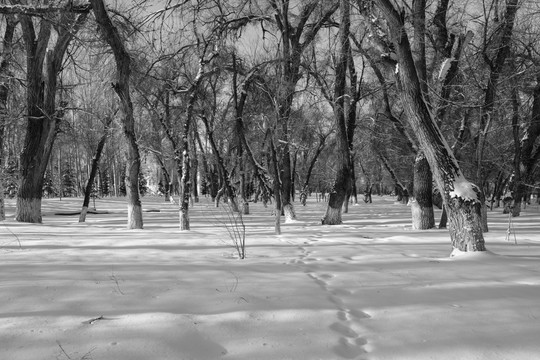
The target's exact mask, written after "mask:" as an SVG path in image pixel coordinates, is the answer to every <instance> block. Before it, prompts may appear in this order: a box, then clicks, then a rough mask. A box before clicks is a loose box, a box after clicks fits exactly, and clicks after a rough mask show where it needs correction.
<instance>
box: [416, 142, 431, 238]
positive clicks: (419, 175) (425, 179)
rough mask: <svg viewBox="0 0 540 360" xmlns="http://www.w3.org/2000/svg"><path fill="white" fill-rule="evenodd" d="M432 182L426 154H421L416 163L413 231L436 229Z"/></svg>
mask: <svg viewBox="0 0 540 360" xmlns="http://www.w3.org/2000/svg"><path fill="white" fill-rule="evenodd" d="M432 182H433V177H432V175H431V170H430V169H429V164H428V161H427V159H426V157H425V156H424V154H423V153H422V152H419V153H418V155H417V156H416V160H415V163H414V181H413V184H414V190H413V196H414V200H413V201H412V202H411V211H412V227H413V229H418V230H426V229H432V228H434V227H435V216H434V213H433V188H432Z"/></svg>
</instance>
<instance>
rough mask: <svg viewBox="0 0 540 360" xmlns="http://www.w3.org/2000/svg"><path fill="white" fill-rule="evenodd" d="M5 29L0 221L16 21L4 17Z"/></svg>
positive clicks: (0, 70) (0, 69)
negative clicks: (10, 72)
mask: <svg viewBox="0 0 540 360" xmlns="http://www.w3.org/2000/svg"><path fill="white" fill-rule="evenodd" d="M5 19H6V28H5V31H4V39H3V47H2V54H1V55H0V56H1V58H2V61H1V62H0V221H3V220H5V219H6V210H5V204H4V182H3V181H2V179H3V175H4V163H5V161H4V154H5V153H4V136H5V128H6V123H7V119H8V116H9V115H8V109H7V101H8V96H9V90H10V89H9V81H10V76H9V68H10V67H11V62H12V53H11V52H12V43H13V34H14V33H15V27H16V26H17V21H15V17H14V16H13V15H5Z"/></svg>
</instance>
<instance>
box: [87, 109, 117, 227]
mask: <svg viewBox="0 0 540 360" xmlns="http://www.w3.org/2000/svg"><path fill="white" fill-rule="evenodd" d="M112 121H113V118H112V116H109V117H108V118H107V119H106V120H105V124H104V125H105V127H104V129H103V135H101V138H100V139H99V142H98V144H97V147H96V153H95V154H94V157H93V158H92V167H91V169H90V176H89V177H88V182H87V183H86V188H85V190H84V200H83V205H82V210H81V214H80V216H79V222H85V221H86V214H87V213H88V205H90V197H91V195H92V186H93V184H94V179H95V178H96V174H97V171H98V168H99V161H100V159H101V154H102V153H103V147H104V146H105V141H107V136H108V132H109V127H110V126H111V123H112Z"/></svg>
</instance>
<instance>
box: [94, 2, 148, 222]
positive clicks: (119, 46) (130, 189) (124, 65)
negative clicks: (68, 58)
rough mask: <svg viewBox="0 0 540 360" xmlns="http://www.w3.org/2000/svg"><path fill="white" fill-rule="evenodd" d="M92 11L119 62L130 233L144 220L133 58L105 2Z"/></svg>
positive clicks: (116, 87)
mask: <svg viewBox="0 0 540 360" xmlns="http://www.w3.org/2000/svg"><path fill="white" fill-rule="evenodd" d="M90 3H91V4H92V10H93V12H94V15H95V17H96V21H97V23H98V26H99V28H100V30H101V32H102V34H103V37H104V38H105V41H107V43H108V44H109V46H110V47H111V49H112V51H113V53H114V58H115V61H116V72H117V79H116V80H117V81H116V82H115V83H114V85H113V87H114V90H115V92H116V94H117V95H118V98H119V100H120V107H121V110H122V124H123V127H124V136H125V139H126V145H127V159H126V160H127V161H126V174H125V184H126V195H127V202H128V219H127V227H128V229H142V228H143V216H142V206H141V199H140V194H139V173H140V169H141V159H140V154H139V145H138V144H137V139H136V137H135V119H134V117H133V103H132V101H131V92H130V84H129V81H130V74H131V58H130V55H129V53H128V52H127V49H126V47H125V45H124V41H123V40H122V38H121V36H120V34H119V32H118V29H117V28H116V27H115V26H114V24H113V22H112V21H111V18H110V17H109V14H108V12H107V10H106V9H105V4H104V3H103V0H91V1H90Z"/></svg>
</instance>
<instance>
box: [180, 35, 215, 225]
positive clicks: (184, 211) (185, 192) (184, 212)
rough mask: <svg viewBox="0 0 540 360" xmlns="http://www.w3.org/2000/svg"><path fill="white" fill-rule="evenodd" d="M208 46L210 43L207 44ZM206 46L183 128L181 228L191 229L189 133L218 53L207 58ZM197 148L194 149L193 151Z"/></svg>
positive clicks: (191, 90)
mask: <svg viewBox="0 0 540 360" xmlns="http://www.w3.org/2000/svg"><path fill="white" fill-rule="evenodd" d="M206 46H208V44H207V45H206ZM205 52H206V48H205V50H204V51H203V54H202V57H201V58H200V59H199V71H198V72H197V75H196V76H195V79H194V81H193V84H192V85H191V87H190V89H189V101H188V106H187V108H186V120H185V122H184V128H183V130H182V146H181V149H182V178H181V181H180V201H179V202H180V230H189V229H190V223H189V196H190V189H189V186H190V184H189V180H190V171H191V169H190V151H189V133H190V127H191V126H192V124H191V123H192V122H193V121H194V118H193V112H194V108H195V101H196V100H197V89H198V87H199V86H200V84H201V82H202V79H203V76H204V70H205V65H206V63H208V62H209V61H211V60H212V59H213V58H214V57H215V56H217V53H213V54H212V55H211V57H210V59H209V60H205V59H204V56H205ZM194 150H195V149H193V150H192V152H193V151H194Z"/></svg>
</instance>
